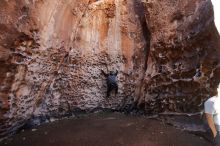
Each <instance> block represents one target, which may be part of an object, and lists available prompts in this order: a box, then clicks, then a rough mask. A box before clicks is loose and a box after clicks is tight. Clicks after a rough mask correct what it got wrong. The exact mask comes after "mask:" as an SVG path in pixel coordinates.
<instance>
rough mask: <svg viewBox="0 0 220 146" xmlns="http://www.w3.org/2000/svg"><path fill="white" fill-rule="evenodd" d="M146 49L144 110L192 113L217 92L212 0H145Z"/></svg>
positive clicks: (219, 66)
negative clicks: (147, 40) (147, 31)
mask: <svg viewBox="0 0 220 146" xmlns="http://www.w3.org/2000/svg"><path fill="white" fill-rule="evenodd" d="M145 8H146V19H147V24H148V27H149V30H150V32H151V42H150V53H149V57H148V63H147V66H148V67H147V71H146V74H145V81H144V85H143V87H142V95H141V96H139V97H138V99H137V101H139V104H142V103H143V106H144V108H145V110H146V111H148V112H156V113H158V112H164V111H176V112H192V111H198V110H199V109H201V108H202V107H203V102H204V100H205V99H207V97H209V96H211V95H214V94H216V87H217V84H218V82H219V81H220V78H219V77H220V63H219V62H220V57H219V55H220V41H219V33H218V32H217V30H216V28H215V25H214V17H213V9H212V4H211V1H210V0H193V1H188V0H187V1H181V0H177V1H174V0H165V1H161V0H149V1H147V2H145Z"/></svg>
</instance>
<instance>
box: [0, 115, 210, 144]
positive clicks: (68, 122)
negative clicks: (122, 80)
mask: <svg viewBox="0 0 220 146" xmlns="http://www.w3.org/2000/svg"><path fill="white" fill-rule="evenodd" d="M0 145H1V146H211V144H210V143H209V142H208V141H206V140H204V139H203V138H202V137H199V136H196V135H193V134H190V133H188V132H185V131H181V130H177V129H175V128H174V127H171V126H169V125H166V124H164V123H163V122H160V121H158V120H153V119H146V118H144V117H137V116H126V115H122V114H119V113H96V114H90V115H87V116H84V117H80V118H77V119H76V118H72V119H63V120H59V121H55V122H52V123H47V124H43V125H41V126H38V127H35V128H32V129H26V130H23V131H21V132H20V133H18V134H17V135H15V136H13V137H11V138H9V139H8V140H6V141H3V142H2V143H0Z"/></svg>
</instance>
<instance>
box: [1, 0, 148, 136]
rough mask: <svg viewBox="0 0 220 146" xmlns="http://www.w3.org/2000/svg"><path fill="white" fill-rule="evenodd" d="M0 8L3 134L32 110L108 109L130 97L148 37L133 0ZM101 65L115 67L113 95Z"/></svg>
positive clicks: (71, 0) (20, 0)
mask: <svg viewBox="0 0 220 146" xmlns="http://www.w3.org/2000/svg"><path fill="white" fill-rule="evenodd" d="M0 7H1V8H2V9H1V10H0V11H1V13H0V17H1V26H0V30H1V34H0V35H1V36H0V43H1V48H0V49H1V56H0V58H1V63H0V65H1V71H0V72H1V74H0V77H1V82H0V85H1V86H0V89H1V91H0V93H1V96H0V101H1V102H0V103H1V109H0V112H1V124H0V133H1V134H2V135H6V134H7V133H8V132H9V133H11V132H12V131H15V129H17V128H19V127H20V126H22V124H24V123H25V121H26V120H27V119H29V118H31V117H32V116H33V115H34V116H45V115H50V116H57V115H58V116H62V115H63V114H65V113H67V112H70V111H73V110H74V109H76V108H80V109H93V108H96V107H101V108H112V109H115V108H117V107H120V105H121V104H122V103H123V101H126V100H127V98H129V100H130V98H132V97H133V96H134V92H135V87H136V85H137V84H140V81H141V79H142V78H143V75H144V67H145V62H146V46H147V40H149V38H146V35H147V34H144V33H147V32H146V30H145V31H143V30H142V25H143V24H145V18H144V15H143V14H144V13H143V12H144V9H143V8H144V7H143V5H141V3H140V2H135V1H125V0H100V1H95V0H94V1H89V0H82V1H78V0H52V1H43V0H35V1H34V0H33V1H32V0H16V1H6V0H5V1H2V2H1V3H0ZM145 29H147V28H145ZM148 46H149V45H148ZM101 69H103V70H104V71H106V72H107V70H116V69H117V70H118V71H119V74H118V80H119V94H118V95H117V96H116V97H114V96H111V97H110V98H108V99H106V90H107V89H106V83H105V78H104V76H102V75H101V71H100V70H101Z"/></svg>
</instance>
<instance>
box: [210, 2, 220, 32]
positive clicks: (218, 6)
mask: <svg viewBox="0 0 220 146" xmlns="http://www.w3.org/2000/svg"><path fill="white" fill-rule="evenodd" d="M212 4H213V6H214V13H215V25H216V27H217V29H218V32H220V0H212Z"/></svg>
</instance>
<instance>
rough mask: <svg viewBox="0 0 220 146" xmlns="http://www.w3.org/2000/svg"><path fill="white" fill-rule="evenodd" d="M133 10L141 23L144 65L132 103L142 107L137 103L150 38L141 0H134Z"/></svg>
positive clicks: (141, 105)
mask: <svg viewBox="0 0 220 146" xmlns="http://www.w3.org/2000/svg"><path fill="white" fill-rule="evenodd" d="M134 11H135V14H137V15H138V19H139V22H140V25H141V31H142V34H143V38H144V40H145V42H146V44H145V48H144V67H143V73H142V77H141V81H140V83H139V86H138V87H137V88H138V89H137V90H138V91H137V94H136V100H135V101H134V104H135V106H136V107H138V108H140V109H142V108H144V105H143V104H141V103H139V101H140V99H141V97H142V94H143V93H142V92H143V86H144V78H145V72H146V70H147V62H148V58H149V53H150V40H151V33H150V30H149V28H148V25H147V19H146V17H145V15H143V12H144V11H145V6H144V4H143V2H142V1H141V0H137V1H134Z"/></svg>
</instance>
